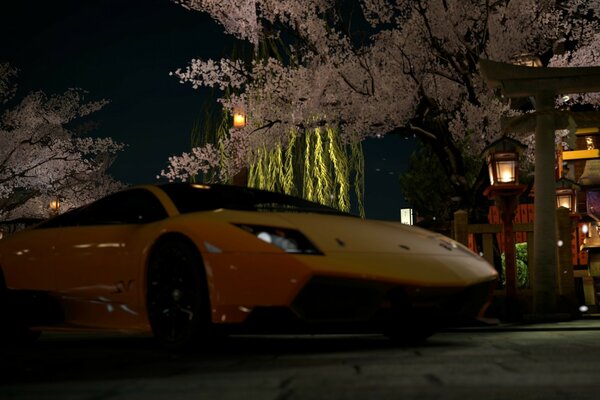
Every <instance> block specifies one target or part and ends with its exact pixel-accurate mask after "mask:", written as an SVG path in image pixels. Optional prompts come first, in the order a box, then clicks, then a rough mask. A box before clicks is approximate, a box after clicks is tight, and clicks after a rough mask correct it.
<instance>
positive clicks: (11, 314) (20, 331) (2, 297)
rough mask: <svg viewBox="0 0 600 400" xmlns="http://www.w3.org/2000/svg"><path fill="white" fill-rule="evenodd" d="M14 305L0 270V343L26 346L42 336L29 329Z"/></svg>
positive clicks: (17, 307)
mask: <svg viewBox="0 0 600 400" xmlns="http://www.w3.org/2000/svg"><path fill="white" fill-rule="evenodd" d="M15 303H17V301H16V299H14V298H13V297H12V296H11V295H10V292H9V290H8V288H7V287H6V283H5V280H4V274H3V273H2V270H1V269H0V326H1V327H2V328H0V342H1V343H2V344H3V345H5V346H10V345H14V344H17V345H28V344H31V343H33V342H35V341H36V340H37V339H38V338H39V337H40V336H41V335H42V332H41V331H33V330H31V329H29V324H28V323H27V321H26V320H25V319H24V318H23V312H22V311H21V310H20V308H19V304H15Z"/></svg>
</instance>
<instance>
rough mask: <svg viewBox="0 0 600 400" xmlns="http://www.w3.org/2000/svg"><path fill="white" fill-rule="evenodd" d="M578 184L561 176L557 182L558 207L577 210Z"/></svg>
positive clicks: (573, 211) (571, 210)
mask: <svg viewBox="0 0 600 400" xmlns="http://www.w3.org/2000/svg"><path fill="white" fill-rule="evenodd" d="M576 188H577V184H576V183H575V182H573V181H571V180H570V179H567V178H560V179H559V180H558V181H557V182H556V207H557V208H560V207H564V208H566V209H568V210H569V212H571V213H575V212H577V190H576Z"/></svg>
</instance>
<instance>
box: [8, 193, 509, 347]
mask: <svg viewBox="0 0 600 400" xmlns="http://www.w3.org/2000/svg"><path fill="white" fill-rule="evenodd" d="M496 280H497V273H496V271H495V270H494V268H493V267H492V266H490V265H489V264H488V263H487V262H486V261H485V260H483V259H482V258H481V257H479V256H477V255H476V254H474V253H472V252H471V251H470V250H468V249H467V248H465V247H464V246H462V245H460V244H458V243H456V242H455V241H453V240H451V239H449V238H446V237H444V236H441V235H439V234H435V233H432V232H429V231H426V230H422V229H419V228H414V227H410V226H407V225H402V224H400V223H395V222H384V221H371V220H364V219H361V218H358V217H356V216H352V215H349V214H343V213H341V212H339V211H336V210H334V209H331V208H328V207H325V206H322V205H318V204H315V203H312V202H308V201H305V200H302V199H298V198H295V197H291V196H286V195H283V194H278V193H272V192H267V191H261V190H256V189H251V188H246V187H236V186H227V185H199V184H187V183H168V184H157V185H143V186H137V187H133V188H129V189H127V190H124V191H121V192H118V193H115V194H112V195H109V196H107V197H105V198H102V199H100V200H98V201H96V202H93V203H91V204H89V205H87V206H85V207H81V208H78V209H75V210H71V211H69V212H66V213H64V214H62V215H59V216H57V217H54V218H52V219H50V220H47V221H45V222H43V223H41V224H39V225H37V226H35V227H32V228H30V229H28V230H25V231H21V232H19V233H16V234H14V235H12V236H10V237H8V238H5V239H2V240H0V312H1V313H2V324H3V334H4V335H8V334H10V335H12V336H11V337H13V338H15V339H18V338H23V337H24V336H34V335H35V334H36V333H37V332H41V331H45V330H63V331H64V330H69V331H70V330H111V331H137V332H152V333H153V334H154V335H155V336H156V337H157V338H158V339H160V340H161V341H163V342H164V343H165V344H166V345H167V346H168V347H172V348H177V347H185V346H188V345H190V344H193V343H198V342H202V341H203V340H205V339H206V338H207V337H209V336H211V335H213V334H215V333H220V332H229V333H231V332H234V333H235V332H250V331H252V332H260V331H263V332H311V333H317V332H358V331H370V332H381V333H384V334H387V335H388V336H390V337H392V338H398V339H406V340H415V339H421V338H425V337H427V336H429V335H431V334H432V333H434V332H435V330H436V329H439V328H440V327H441V326H443V324H445V323H448V322H449V321H450V320H452V319H454V318H462V317H475V316H477V315H478V313H479V311H480V310H481V309H482V307H483V306H484V305H485V304H486V302H487V301H488V300H489V295H490V291H491V289H492V287H493V285H494V283H495V281H496Z"/></svg>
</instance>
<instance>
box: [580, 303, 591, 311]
mask: <svg viewBox="0 0 600 400" xmlns="http://www.w3.org/2000/svg"><path fill="white" fill-rule="evenodd" d="M588 310H589V308H588V306H586V305H585V304H584V305H582V306H579V311H581V312H588Z"/></svg>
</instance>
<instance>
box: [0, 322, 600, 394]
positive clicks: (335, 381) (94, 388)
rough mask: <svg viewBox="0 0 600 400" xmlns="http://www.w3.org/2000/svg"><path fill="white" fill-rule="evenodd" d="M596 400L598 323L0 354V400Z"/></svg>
mask: <svg viewBox="0 0 600 400" xmlns="http://www.w3.org/2000/svg"><path fill="white" fill-rule="evenodd" d="M417 398H418V399H420V400H428V399H485V400H493V399H502V400H507V399H518V400H526V399H540V400H541V399H544V400H552V399H600V319H586V320H577V321H571V322H567V323H554V324H543V325H542V324H537V325H500V326H496V327H493V328H482V329H479V328H468V329H467V328H466V329H459V330H453V331H446V332H442V333H439V334H436V335H435V336H433V337H432V338H430V339H429V341H428V342H427V343H426V344H424V345H420V346H415V347H402V346H393V345H392V344H391V343H390V342H389V341H388V340H387V339H385V338H383V337H380V336H292V337H284V336H259V337H232V338H230V339H228V340H227V341H225V342H224V343H223V344H222V345H219V346H213V347H211V348H210V349H209V350H205V351H202V352H191V353H188V354H173V353H169V352H167V351H165V350H163V349H161V348H160V347H157V345H156V344H155V343H154V341H153V340H152V339H151V338H147V337H135V336H115V335H112V336H106V335H104V336H101V335H81V334H79V335H73V334H45V335H43V336H42V338H41V339H40V340H39V341H38V342H37V343H36V344H35V345H33V346H31V347H26V348H18V347H8V348H7V347H5V348H3V349H2V350H0V399H2V400H8V399H32V400H33V399H36V400H37V399H61V400H70V399H73V400H75V399H77V400H79V399H82V400H83V399H86V400H87V399H89V400H104V399H106V400H117V399H118V400H121V399H123V400H125V399H127V400H135V399H144V400H153V399H194V400H201V399H242V400H252V399H269V400H271V399H272V400H288V399H290V400H295V399H417Z"/></svg>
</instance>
